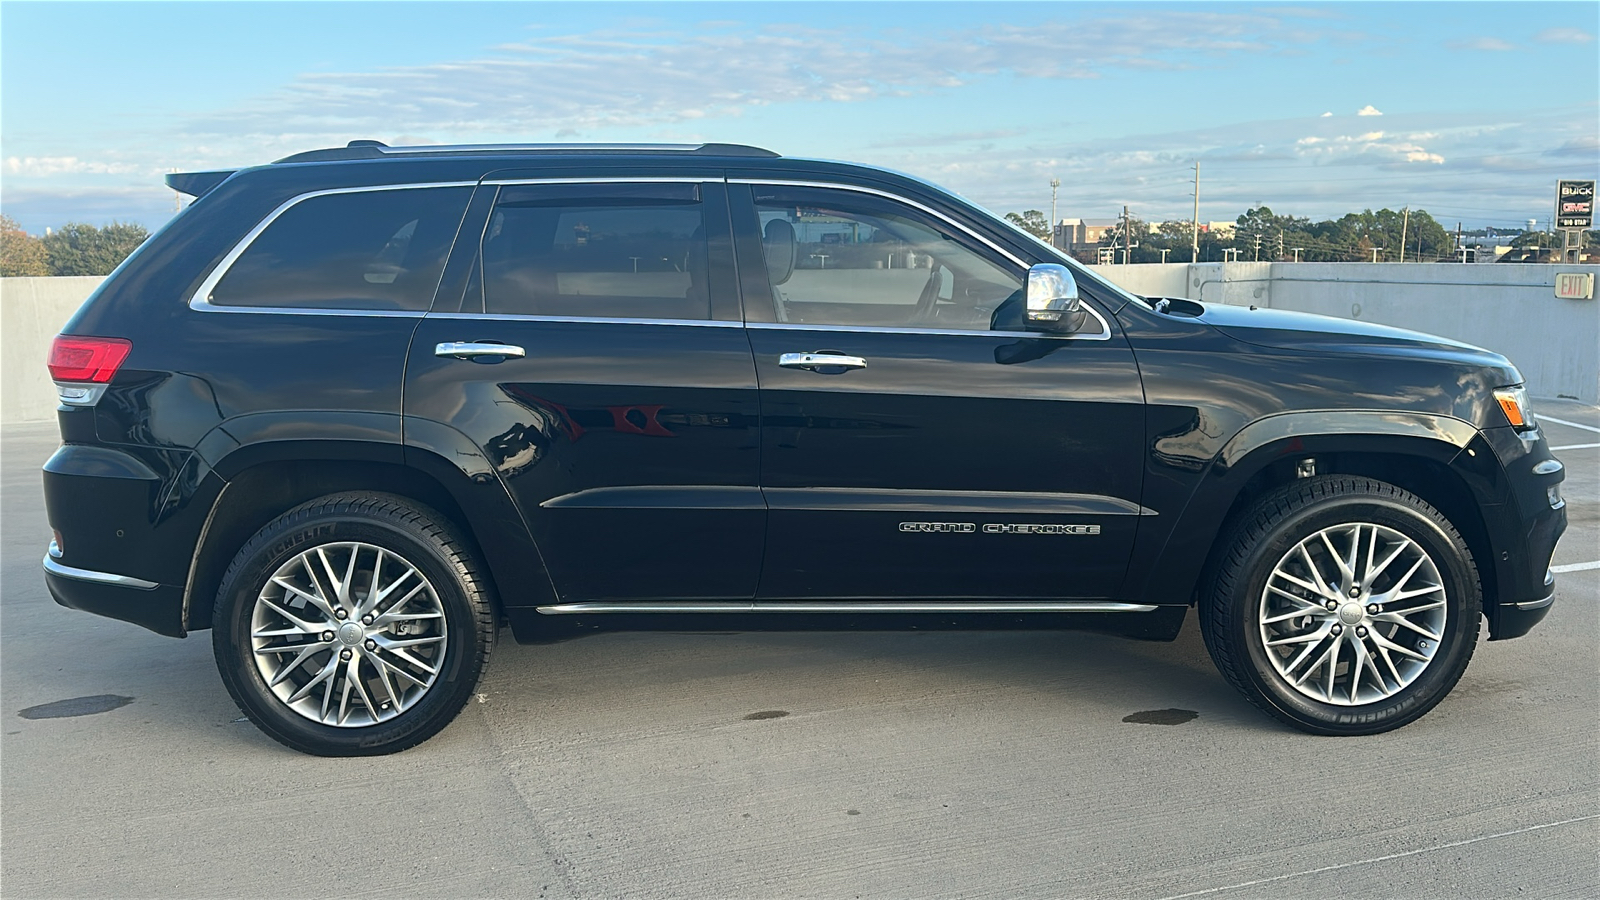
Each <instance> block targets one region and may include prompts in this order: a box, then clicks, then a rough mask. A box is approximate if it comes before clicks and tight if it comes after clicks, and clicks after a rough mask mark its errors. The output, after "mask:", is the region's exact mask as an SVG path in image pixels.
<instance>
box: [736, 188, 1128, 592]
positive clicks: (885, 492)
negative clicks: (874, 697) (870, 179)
mask: <svg viewBox="0 0 1600 900" xmlns="http://www.w3.org/2000/svg"><path fill="white" fill-rule="evenodd" d="M730 190H731V191H732V196H733V197H734V198H735V199H734V203H735V207H734V208H735V222H736V226H737V227H736V232H737V234H738V238H739V240H740V242H741V246H740V257H739V258H740V267H741V271H744V272H761V273H764V274H765V276H766V277H765V279H760V278H757V279H755V280H754V281H753V282H752V281H750V280H747V281H746V283H745V285H746V290H745V302H746V316H747V319H748V320H749V324H748V327H749V329H750V341H751V345H752V348H753V349H754V352H755V359H756V370H757V373H758V375H759V378H760V383H761V411H762V421H763V427H762V466H761V485H762V490H763V492H764V494H765V497H766V500H767V504H768V507H769V524H768V532H767V535H768V537H767V545H766V553H765V565H764V568H763V574H762V578H761V586H760V589H759V591H758V597H759V598H761V599H770V600H783V599H797V600H798V599H851V600H871V599H877V598H882V599H896V600H916V599H939V600H950V599H969V600H983V599H1014V598H1041V599H1044V598H1097V599H1098V598H1108V597H1112V596H1114V594H1115V592H1116V591H1117V590H1118V588H1119V586H1120V583H1121V581H1122V579H1123V576H1124V574H1125V571H1126V567H1127V563H1128V558H1129V555H1130V552H1131V548H1132V542H1133V537H1134V532H1135V526H1136V524H1137V522H1138V518H1139V514H1140V512H1141V508H1140V506H1139V503H1138V499H1139V496H1140V485H1141V466H1140V440H1141V435H1142V433H1143V419H1144V411H1143V396H1142V391H1141V388H1140V383H1139V376H1138V372H1137V369H1136V367H1135V365H1134V359H1133V354H1132V352H1131V350H1130V349H1129V347H1128V344H1127V341H1126V340H1125V338H1124V337H1123V336H1122V335H1121V333H1120V332H1118V331H1117V330H1115V326H1114V325H1113V320H1112V318H1111V317H1110V316H1109V315H1108V314H1107V313H1106V311H1104V310H1100V309H1092V310H1091V311H1092V316H1091V319H1090V324H1089V326H1088V330H1086V331H1085V332H1083V333H1081V334H1078V335H1073V336H1071V337H1052V336H1041V335H1036V334H1029V333H1026V332H1024V331H1021V330H1020V327H1021V319H1022V311H1021V298H1022V288H1023V284H1024V280H1025V276H1026V272H1027V267H1026V264H1025V263H1024V262H1023V261H1022V260H1020V259H1017V258H1015V257H1012V256H1010V255H1009V254H1007V253H1005V252H1003V251H1001V250H1000V249H999V248H998V247H996V246H994V245H992V244H989V243H987V242H985V241H984V240H983V239H982V238H980V237H978V236H976V235H974V234H972V233H970V232H967V231H966V230H964V229H963V228H962V227H960V226H959V225H957V224H956V222H955V221H954V220H953V219H950V218H948V217H946V216H943V215H942V214H940V213H938V212H937V211H936V210H934V209H932V208H929V207H926V206H922V205H920V204H915V203H912V202H909V201H904V200H901V199H898V198H894V197H891V196H887V195H884V194H882V193H881V192H877V191H871V190H865V189H857V188H852V187H849V186H844V185H836V186H827V185H816V184H813V185H806V184H795V183H750V184H732V185H730ZM1089 305H1090V306H1091V307H1093V303H1092V301H1090V302H1089Z"/></svg>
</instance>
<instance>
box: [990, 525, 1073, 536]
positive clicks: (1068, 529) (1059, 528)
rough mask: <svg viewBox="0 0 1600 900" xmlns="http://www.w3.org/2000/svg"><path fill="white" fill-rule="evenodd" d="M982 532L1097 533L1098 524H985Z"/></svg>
mask: <svg viewBox="0 0 1600 900" xmlns="http://www.w3.org/2000/svg"><path fill="white" fill-rule="evenodd" d="M983 533H984V534H1099V533H1100V526H1099V525H985V526H983Z"/></svg>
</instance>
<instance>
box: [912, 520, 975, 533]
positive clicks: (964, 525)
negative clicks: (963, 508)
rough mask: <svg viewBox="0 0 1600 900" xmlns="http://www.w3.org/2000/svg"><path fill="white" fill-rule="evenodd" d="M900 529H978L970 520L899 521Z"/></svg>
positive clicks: (970, 530) (926, 530) (929, 530)
mask: <svg viewBox="0 0 1600 900" xmlns="http://www.w3.org/2000/svg"><path fill="white" fill-rule="evenodd" d="M900 530H901V531H920V532H925V533H941V534H971V533H973V532H974V531H977V530H978V526H976V525H974V524H972V523H971V522H901V523H900Z"/></svg>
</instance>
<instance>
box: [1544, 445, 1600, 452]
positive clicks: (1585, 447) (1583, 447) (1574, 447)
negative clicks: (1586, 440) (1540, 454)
mask: <svg viewBox="0 0 1600 900" xmlns="http://www.w3.org/2000/svg"><path fill="white" fill-rule="evenodd" d="M1596 447H1600V444H1566V445H1564V446H1561V447H1551V448H1550V449H1551V450H1552V451H1555V450H1593V449H1594V448H1596Z"/></svg>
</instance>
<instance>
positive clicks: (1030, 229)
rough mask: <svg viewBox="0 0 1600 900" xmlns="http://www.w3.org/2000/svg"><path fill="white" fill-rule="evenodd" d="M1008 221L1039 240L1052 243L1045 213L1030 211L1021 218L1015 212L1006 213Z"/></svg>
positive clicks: (1035, 210)
mask: <svg viewBox="0 0 1600 900" xmlns="http://www.w3.org/2000/svg"><path fill="white" fill-rule="evenodd" d="M1006 221H1007V222H1010V223H1011V224H1013V225H1015V226H1017V227H1018V228H1021V229H1022V230H1023V231H1026V232H1027V233H1029V234H1031V235H1033V236H1034V237H1036V238H1038V239H1039V240H1041V241H1044V242H1045V243H1047V244H1048V243H1050V223H1049V222H1047V221H1045V218H1044V213H1042V212H1040V211H1038V210H1037V209H1030V210H1028V211H1027V212H1025V213H1023V214H1022V215H1020V216H1019V215H1017V214H1016V213H1014V212H1009V213H1006Z"/></svg>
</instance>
